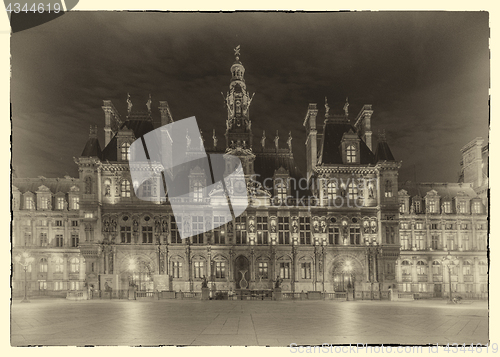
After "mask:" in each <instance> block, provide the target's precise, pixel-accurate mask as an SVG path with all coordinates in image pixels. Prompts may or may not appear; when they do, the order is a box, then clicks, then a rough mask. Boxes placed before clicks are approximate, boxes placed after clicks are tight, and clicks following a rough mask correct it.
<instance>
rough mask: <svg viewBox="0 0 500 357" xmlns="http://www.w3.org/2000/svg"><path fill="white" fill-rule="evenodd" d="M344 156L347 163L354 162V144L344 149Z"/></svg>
mask: <svg viewBox="0 0 500 357" xmlns="http://www.w3.org/2000/svg"><path fill="white" fill-rule="evenodd" d="M346 157H347V163H348V164H354V163H356V148H355V147H354V145H349V146H348V147H347V149H346Z"/></svg>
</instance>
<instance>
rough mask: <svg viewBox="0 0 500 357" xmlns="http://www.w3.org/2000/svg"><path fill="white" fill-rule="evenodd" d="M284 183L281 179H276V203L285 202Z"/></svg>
mask: <svg viewBox="0 0 500 357" xmlns="http://www.w3.org/2000/svg"><path fill="white" fill-rule="evenodd" d="M286 191H287V190H286V183H285V181H284V180H283V179H276V197H278V202H280V203H281V202H284V201H286V194H287V192H286Z"/></svg>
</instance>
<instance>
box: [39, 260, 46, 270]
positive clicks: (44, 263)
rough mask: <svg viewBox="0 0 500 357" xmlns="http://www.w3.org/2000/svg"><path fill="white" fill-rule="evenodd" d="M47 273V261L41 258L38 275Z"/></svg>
mask: <svg viewBox="0 0 500 357" xmlns="http://www.w3.org/2000/svg"><path fill="white" fill-rule="evenodd" d="M46 272H47V259H46V258H42V259H40V273H46Z"/></svg>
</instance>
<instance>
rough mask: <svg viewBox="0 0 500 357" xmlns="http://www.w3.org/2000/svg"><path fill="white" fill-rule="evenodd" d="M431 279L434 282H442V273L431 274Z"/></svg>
mask: <svg viewBox="0 0 500 357" xmlns="http://www.w3.org/2000/svg"><path fill="white" fill-rule="evenodd" d="M432 281H433V282H435V283H441V282H443V276H442V275H433V276H432Z"/></svg>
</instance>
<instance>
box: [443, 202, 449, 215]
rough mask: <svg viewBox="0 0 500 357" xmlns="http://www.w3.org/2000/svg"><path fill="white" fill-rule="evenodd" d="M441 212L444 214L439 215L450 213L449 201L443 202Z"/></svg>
mask: <svg viewBox="0 0 500 357" xmlns="http://www.w3.org/2000/svg"><path fill="white" fill-rule="evenodd" d="M443 211H444V212H441V213H451V202H450V201H446V202H443Z"/></svg>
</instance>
